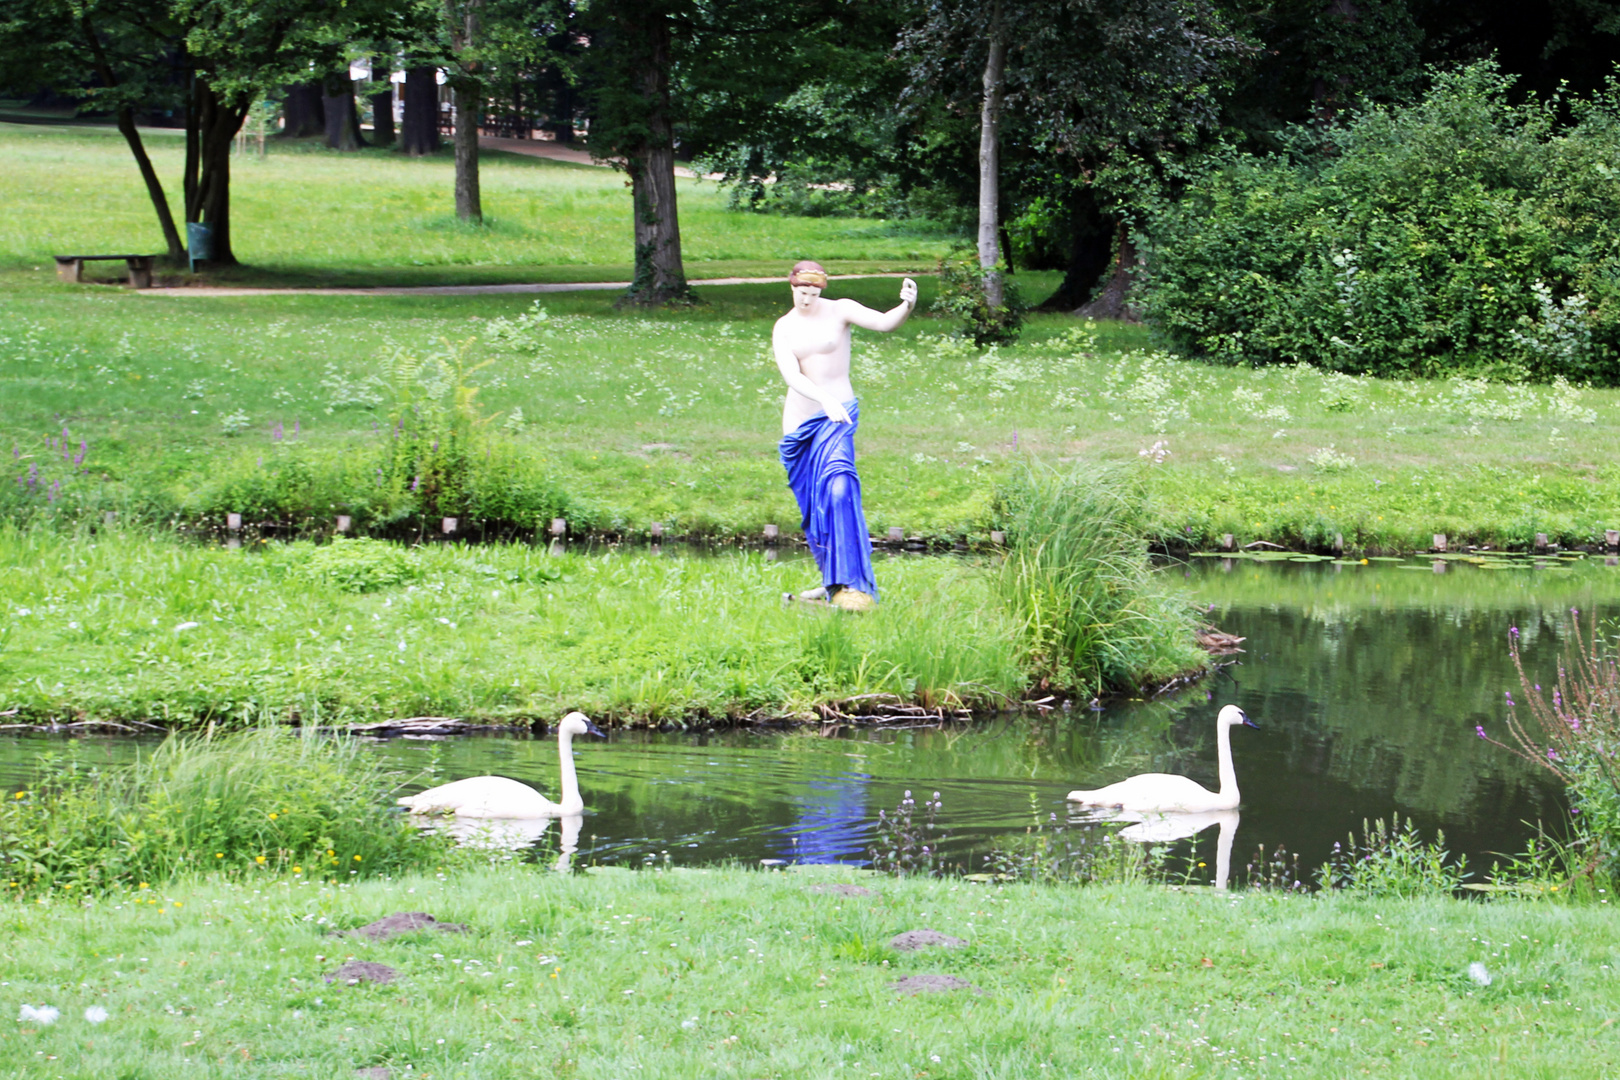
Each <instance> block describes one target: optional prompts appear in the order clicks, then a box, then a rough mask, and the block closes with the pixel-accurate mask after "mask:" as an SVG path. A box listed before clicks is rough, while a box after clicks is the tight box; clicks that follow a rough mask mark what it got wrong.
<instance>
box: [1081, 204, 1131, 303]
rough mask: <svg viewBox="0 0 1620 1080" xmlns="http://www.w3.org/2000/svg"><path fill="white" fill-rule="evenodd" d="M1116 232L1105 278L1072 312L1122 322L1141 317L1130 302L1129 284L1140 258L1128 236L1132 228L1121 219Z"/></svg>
mask: <svg viewBox="0 0 1620 1080" xmlns="http://www.w3.org/2000/svg"><path fill="white" fill-rule="evenodd" d="M1117 235H1118V242H1117V244H1116V246H1115V249H1114V251H1115V254H1114V260H1113V268H1112V270H1111V272H1110V273H1109V275H1108V280H1107V281H1105V282H1104V283H1103V287H1102V288H1101V289H1098V290H1097V295H1096V296H1094V297H1092V298H1091V299H1090V300H1088V301H1087V302H1086V303H1084V304H1082V305H1080V307H1078V308H1076V309H1075V312H1074V313H1075V314H1076V315H1078V316H1080V317H1081V318H1086V319H1121V320H1123V321H1125V322H1137V321H1139V319H1140V314H1139V313H1138V311H1137V309H1136V307H1135V305H1133V304H1132V303H1131V285H1132V283H1133V281H1134V277H1135V270H1136V267H1137V266H1138V265H1139V264H1140V263H1141V258H1140V257H1139V256H1138V255H1137V253H1136V244H1135V243H1134V242H1133V241H1132V240H1131V231H1130V229H1129V228H1127V227H1126V226H1125V224H1124V223H1121V224H1120V225H1119V230H1118V234H1117Z"/></svg>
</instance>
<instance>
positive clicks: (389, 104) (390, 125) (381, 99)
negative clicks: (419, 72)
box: [368, 56, 394, 146]
mask: <svg viewBox="0 0 1620 1080" xmlns="http://www.w3.org/2000/svg"><path fill="white" fill-rule="evenodd" d="M390 74H392V73H391V72H390V71H389V70H388V57H386V56H374V57H372V58H371V79H372V82H373V83H375V84H376V85H377V86H381V87H382V89H381V90H375V92H373V93H372V94H370V95H368V96H369V97H370V98H371V142H372V144H373V145H374V146H393V145H394V84H393V83H392V82H390V81H389V75H390ZM379 79H381V80H382V81H381V82H380V83H379V82H377V80H379Z"/></svg>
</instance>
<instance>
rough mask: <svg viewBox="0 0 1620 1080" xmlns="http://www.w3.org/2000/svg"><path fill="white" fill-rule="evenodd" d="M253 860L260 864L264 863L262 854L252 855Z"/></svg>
mask: <svg viewBox="0 0 1620 1080" xmlns="http://www.w3.org/2000/svg"><path fill="white" fill-rule="evenodd" d="M253 861H254V862H256V863H258V864H260V865H261V866H262V865H263V864H264V856H263V855H255V856H253Z"/></svg>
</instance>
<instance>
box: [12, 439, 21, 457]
mask: <svg viewBox="0 0 1620 1080" xmlns="http://www.w3.org/2000/svg"><path fill="white" fill-rule="evenodd" d="M21 459H22V451H21V450H20V449H18V447H17V444H16V443H12V444H11V460H12V461H20V460H21Z"/></svg>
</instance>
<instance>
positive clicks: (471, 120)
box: [445, 0, 486, 224]
mask: <svg viewBox="0 0 1620 1080" xmlns="http://www.w3.org/2000/svg"><path fill="white" fill-rule="evenodd" d="M464 2H465V4H466V6H465V7H464V8H462V11H461V20H460V22H459V23H458V22H456V21H454V20H452V21H451V24H450V44H451V46H452V47H453V48H454V49H455V51H456V53H457V54H458V56H464V55H465V54H466V53H467V52H468V51H469V50H473V49H475V48H476V47H477V45H478V42H479V39H480V38H481V37H482V36H483V35H482V32H481V30H482V28H481V27H480V25H479V10H478V9H479V7H480V6H481V5H482V0H464ZM445 8H446V11H447V12H448V11H450V5H448V4H446V5H445ZM482 67H483V65H482V64H481V63H480V62H479V61H477V60H472V61H471V62H468V61H465V60H463V61H462V62H461V72H460V74H459V75H455V74H454V73H452V74H453V75H454V77H453V78H452V79H451V80H450V88H451V90H452V91H453V92H454V94H455V98H454V101H455V106H456V135H455V139H456V217H458V218H460V219H461V220H462V221H471V222H476V223H478V224H482V223H483V220H484V204H483V200H482V199H480V198H479V195H478V125H479V124H480V123H482V122H483V119H484V102H485V100H486V99H485V95H484V80H483V79H482V78H481V75H482V71H481V68H482Z"/></svg>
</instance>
